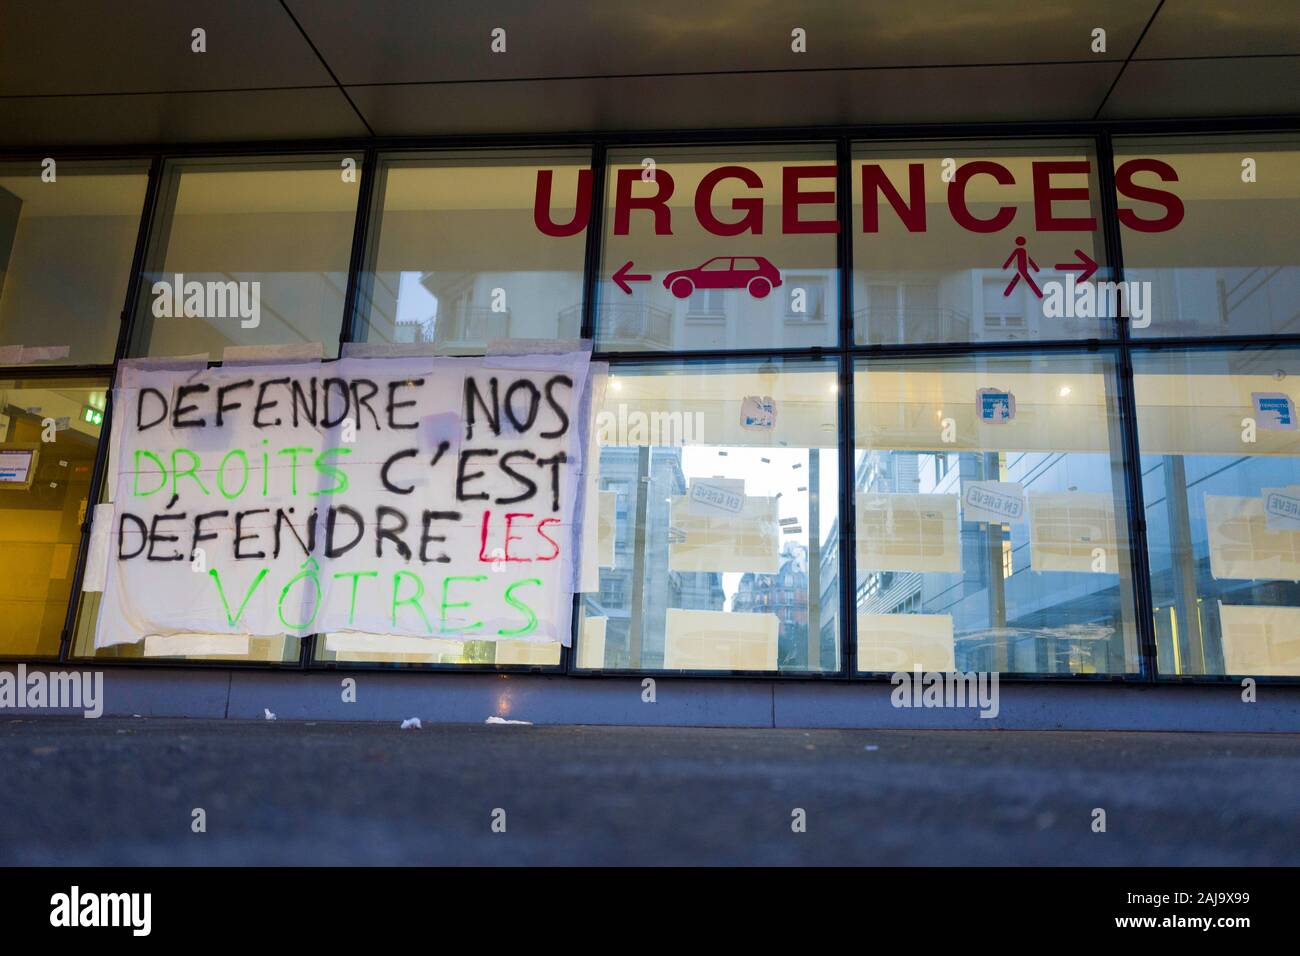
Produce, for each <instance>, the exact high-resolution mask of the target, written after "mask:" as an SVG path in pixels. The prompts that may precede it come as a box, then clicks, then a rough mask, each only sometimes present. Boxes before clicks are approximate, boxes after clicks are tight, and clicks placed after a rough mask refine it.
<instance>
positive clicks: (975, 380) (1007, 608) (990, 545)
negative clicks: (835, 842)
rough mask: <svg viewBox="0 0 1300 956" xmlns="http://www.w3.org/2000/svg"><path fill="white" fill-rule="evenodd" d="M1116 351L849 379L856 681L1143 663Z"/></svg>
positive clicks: (864, 371) (918, 365)
mask: <svg viewBox="0 0 1300 956" xmlns="http://www.w3.org/2000/svg"><path fill="white" fill-rule="evenodd" d="M1114 373H1115V369H1114V363H1113V361H1112V359H1111V358H1110V357H1109V356H1105V355H1100V354H1081V355H1054V356H1047V355H1015V356H1011V355H998V356H992V355H990V356H979V357H970V358H940V359H931V360H922V359H898V360H888V361H881V360H869V361H867V362H863V363H860V364H859V365H858V368H857V371H856V373H855V376H854V380H855V386H854V387H855V394H854V416H855V417H854V429H855V431H856V444H857V452H856V456H855V467H854V494H853V502H854V508H855V523H856V560H857V602H856V603H857V614H858V619H857V628H858V630H857V635H858V638H857V651H858V655H857V670H858V671H859V672H877V671H880V672H895V671H911V670H914V669H920V670H923V671H951V670H953V669H956V670H959V671H964V672H965V671H1000V672H1014V673H1027V674H1092V673H1106V674H1114V673H1120V674H1122V673H1131V672H1134V671H1136V670H1138V654H1137V642H1136V631H1135V627H1134V618H1133V611H1132V608H1133V596H1132V589H1131V582H1130V573H1129V572H1130V554H1129V549H1128V544H1127V540H1128V526H1129V525H1128V520H1127V517H1126V509H1125V503H1124V491H1123V489H1124V485H1123V477H1122V476H1123V471H1122V466H1121V461H1120V457H1119V451H1118V449H1119V447H1120V444H1119V442H1120V439H1119V435H1118V413H1117V411H1116V404H1115V395H1114V381H1115V374H1114Z"/></svg>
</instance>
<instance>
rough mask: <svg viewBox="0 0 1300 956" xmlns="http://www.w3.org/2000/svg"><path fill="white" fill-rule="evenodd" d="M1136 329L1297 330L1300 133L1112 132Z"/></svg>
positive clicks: (1163, 332) (1174, 332) (1145, 333)
mask: <svg viewBox="0 0 1300 956" xmlns="http://www.w3.org/2000/svg"><path fill="white" fill-rule="evenodd" d="M1115 179H1116V188H1117V190H1118V191H1119V196H1118V200H1119V220H1120V238H1121V240H1122V242H1123V245H1124V278H1125V279H1126V280H1129V281H1132V282H1139V283H1142V285H1141V286H1140V289H1141V291H1142V292H1143V293H1144V294H1145V295H1146V298H1147V299H1148V300H1149V301H1150V303H1151V309H1150V314H1149V315H1148V316H1146V317H1144V318H1143V319H1141V320H1135V321H1133V322H1132V328H1133V334H1134V335H1135V336H1138V337H1151V338H1157V337H1164V336H1195V335H1269V334H1271V333H1277V332H1285V333H1291V334H1294V333H1296V332H1300V309H1297V306H1296V303H1297V302H1298V301H1300V231H1298V230H1297V229H1296V226H1295V224H1296V220H1297V218H1300V137H1297V136H1296V135H1295V134H1294V133H1288V134H1274V135H1269V136H1254V137H1248V138H1227V137H1223V138H1220V137H1213V138H1205V137H1200V138H1191V137H1144V138H1130V137H1117V138H1116V140H1115Z"/></svg>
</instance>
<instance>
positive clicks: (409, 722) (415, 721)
mask: <svg viewBox="0 0 1300 956" xmlns="http://www.w3.org/2000/svg"><path fill="white" fill-rule="evenodd" d="M402 729H403V730H423V729H424V727H423V726H422V725H421V724H420V718H419V717H410V718H408V719H406V720H404V721H402Z"/></svg>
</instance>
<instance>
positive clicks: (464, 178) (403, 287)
mask: <svg viewBox="0 0 1300 956" xmlns="http://www.w3.org/2000/svg"><path fill="white" fill-rule="evenodd" d="M590 162H591V153H590V151H589V150H585V149H584V150H548V151H509V150H506V151H503V150H493V151H480V152H471V151H460V152H453V153H419V154H399V155H393V156H389V157H386V158H385V159H383V161H382V162H381V164H380V168H379V171H378V173H377V175H378V177H379V178H378V179H377V180H376V202H375V219H374V221H373V222H372V224H371V234H372V236H373V237H374V238H373V239H372V244H373V245H372V250H373V251H372V253H371V265H370V267H369V270H368V272H367V274H366V277H365V279H366V297H367V299H368V303H367V311H366V312H365V315H366V316H367V319H366V322H365V324H364V327H363V328H362V329H360V330H359V337H360V338H361V339H362V340H364V341H369V342H378V343H383V344H389V343H430V344H431V345H432V346H434V348H435V350H436V351H437V352H438V353H440V354H447V355H462V354H475V353H480V354H481V353H482V352H484V351H485V349H486V348H487V346H488V345H489V344H490V343H491V342H492V341H494V340H497V339H510V338H513V339H557V338H559V339H576V338H577V337H578V336H579V334H580V333H581V329H582V267H583V260H584V255H585V250H586V235H587V220H588V218H589V217H590V213H591V170H590Z"/></svg>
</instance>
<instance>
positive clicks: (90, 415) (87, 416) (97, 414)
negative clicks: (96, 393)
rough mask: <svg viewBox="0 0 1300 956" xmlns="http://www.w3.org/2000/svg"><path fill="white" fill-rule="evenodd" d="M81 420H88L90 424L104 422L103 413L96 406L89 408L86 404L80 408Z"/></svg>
mask: <svg viewBox="0 0 1300 956" xmlns="http://www.w3.org/2000/svg"><path fill="white" fill-rule="evenodd" d="M81 420H82V421H83V422H89V423H90V424H91V425H102V424H104V413H103V412H102V411H100V410H99V409H98V408H91V407H90V406H89V405H86V406H85V407H83V408H82V409H81Z"/></svg>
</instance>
